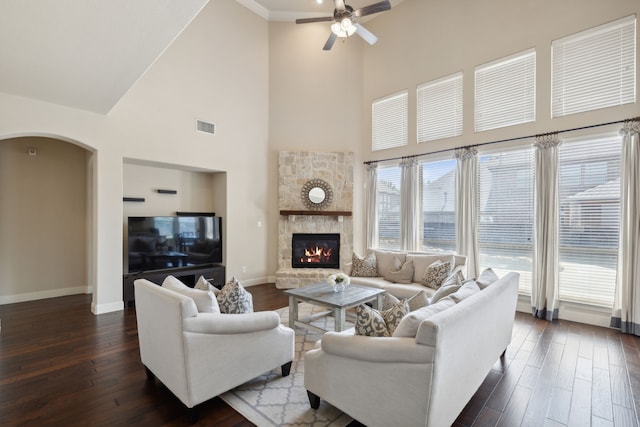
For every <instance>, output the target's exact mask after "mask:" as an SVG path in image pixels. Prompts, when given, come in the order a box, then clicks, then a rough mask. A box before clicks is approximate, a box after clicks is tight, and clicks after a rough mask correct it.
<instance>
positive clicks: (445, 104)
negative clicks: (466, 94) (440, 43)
mask: <svg viewBox="0 0 640 427" xmlns="http://www.w3.org/2000/svg"><path fill="white" fill-rule="evenodd" d="M416 99H417V122H418V142H419V143H420V142H426V141H433V140H435V139H441V138H449V137H453V136H458V135H462V72H459V73H456V74H452V75H450V76H447V77H443V78H441V79H438V80H435V81H432V82H428V83H424V84H422V85H420V86H418V88H417V90H416Z"/></svg>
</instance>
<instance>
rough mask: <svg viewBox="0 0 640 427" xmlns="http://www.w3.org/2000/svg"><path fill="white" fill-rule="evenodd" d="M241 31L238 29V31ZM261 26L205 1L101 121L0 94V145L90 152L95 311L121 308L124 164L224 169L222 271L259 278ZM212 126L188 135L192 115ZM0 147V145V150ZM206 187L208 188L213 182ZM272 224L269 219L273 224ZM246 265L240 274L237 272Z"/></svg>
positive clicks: (263, 129)
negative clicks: (27, 139) (22, 143)
mask: <svg viewBox="0 0 640 427" xmlns="http://www.w3.org/2000/svg"><path fill="white" fill-rule="evenodd" d="M239 28H240V29H242V30H241V31H239V30H238V29H239ZM267 40H268V26H267V22H266V21H264V20H263V19H262V18H260V17H258V16H257V15H255V14H253V13H252V12H250V11H249V10H247V9H246V8H244V7H243V6H241V5H239V4H238V3H236V2H235V1H233V0H218V1H215V2H210V3H209V4H208V5H207V6H206V7H205V8H204V9H203V11H202V12H201V13H200V14H199V15H198V16H197V17H196V18H195V19H194V21H193V22H192V23H191V25H190V26H189V27H188V28H187V29H186V30H185V31H184V32H183V34H181V35H180V36H179V37H178V38H177V39H176V40H175V42H174V43H173V45H172V46H170V47H169V48H168V49H167V51H166V52H165V53H164V54H163V55H162V56H161V57H160V58H159V59H158V60H157V61H156V62H155V64H154V65H153V66H152V67H151V68H150V69H149V70H148V72H147V73H146V74H145V75H144V76H143V77H142V78H141V79H140V80H139V81H138V82H137V83H136V85H135V86H134V87H133V88H132V89H131V90H130V91H129V92H128V93H127V94H126V95H125V96H124V97H123V99H122V100H121V101H120V102H119V104H118V105H116V107H114V109H113V110H112V111H111V112H110V113H109V114H108V115H106V116H103V115H98V114H92V113H88V112H85V111H80V110H74V109H70V108H65V107H61V106H57V105H53V104H48V103H44V102H39V101H34V100H30V99H26V98H20V97H16V96H11V95H7V94H0V139H5V138H10V137H14V136H23V135H47V136H51V137H54V138H59V139H62V140H65V141H70V142H73V143H75V144H78V145H80V146H84V147H86V148H89V150H90V151H91V152H93V155H92V157H91V158H90V161H89V162H90V169H91V171H92V173H93V176H92V177H90V179H89V182H90V184H91V185H92V187H93V188H92V189H90V191H89V194H91V195H92V197H91V200H90V203H89V205H90V206H93V207H94V208H95V215H94V218H92V219H91V221H90V222H91V224H93V228H92V230H91V233H90V234H91V235H90V239H91V240H92V243H91V244H89V245H88V246H89V247H90V250H91V251H92V252H93V253H91V254H90V262H89V272H90V275H91V277H90V278H89V281H90V283H89V285H90V286H92V287H93V288H94V294H93V303H92V310H93V311H94V313H102V312H107V311H113V310H119V309H122V307H123V303H122V271H123V269H122V258H123V257H122V250H123V248H122V218H123V203H122V197H123V163H124V161H125V159H126V161H127V162H132V161H136V160H145V161H149V162H153V163H158V164H161V165H163V166H167V165H170V166H171V167H179V168H185V169H197V170H201V171H225V172H226V176H225V177H224V178H222V179H221V181H222V182H224V180H226V183H227V187H228V188H229V189H232V191H228V192H227V193H226V195H225V200H216V199H217V197H219V196H217V197H216V196H214V198H213V199H214V200H216V201H215V202H214V203H217V205H220V206H224V209H226V210H227V211H228V212H233V214H232V215H228V218H226V221H225V228H226V232H227V235H228V236H233V238H231V239H228V240H227V245H226V253H227V262H226V267H227V272H228V273H227V274H228V275H232V274H235V275H236V276H237V277H239V278H240V279H243V278H256V277H258V278H259V277H263V278H266V277H267V275H268V268H267V262H266V259H267V251H266V250H265V248H266V247H267V243H266V238H267V237H266V233H265V232H264V230H265V228H266V227H262V228H258V227H257V222H258V221H259V220H260V221H262V222H263V224H265V225H266V217H267V208H266V206H267V196H266V195H267V163H266V162H267V157H268V156H267V153H268V148H267V145H268V139H267V133H268V117H269V114H268V41H267ZM196 118H199V119H204V120H208V121H212V122H214V123H215V124H216V127H217V129H216V130H217V133H216V135H215V136H211V135H208V134H203V133H199V132H196V131H195V130H194V129H195V119H196ZM1 143H2V141H0V144H1ZM219 185H220V184H219V183H214V187H216V186H219ZM273 226H274V227H277V223H274V225H273ZM241 265H247V273H244V274H243V273H241V272H240V270H241V269H240V266H241Z"/></svg>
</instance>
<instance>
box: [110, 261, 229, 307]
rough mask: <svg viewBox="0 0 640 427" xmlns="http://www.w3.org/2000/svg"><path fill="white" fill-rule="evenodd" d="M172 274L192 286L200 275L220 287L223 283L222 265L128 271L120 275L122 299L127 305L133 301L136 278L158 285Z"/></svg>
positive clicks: (129, 305) (223, 272)
mask: <svg viewBox="0 0 640 427" xmlns="http://www.w3.org/2000/svg"><path fill="white" fill-rule="evenodd" d="M170 275H171V276H174V277H176V278H178V279H180V281H182V282H183V283H184V284H185V285H187V286H191V287H193V286H194V285H195V284H196V281H197V280H198V278H199V277H200V276H204V277H205V279H209V282H210V283H211V284H212V285H213V286H215V287H217V288H222V287H223V286H224V284H225V269H224V265H219V264H205V265H198V266H195V267H182V268H171V269H163V270H151V271H141V272H138V273H128V274H124V275H123V276H122V299H123V301H124V303H125V304H126V305H127V307H131V305H132V304H133V303H134V302H135V294H134V290H133V282H134V281H135V280H137V279H147V280H150V281H152V282H154V283H156V284H158V285H162V282H163V280H164V279H165V278H166V277H167V276H170Z"/></svg>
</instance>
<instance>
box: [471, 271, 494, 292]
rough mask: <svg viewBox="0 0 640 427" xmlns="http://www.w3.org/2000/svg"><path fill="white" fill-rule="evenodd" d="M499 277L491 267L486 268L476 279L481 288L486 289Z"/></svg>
mask: <svg viewBox="0 0 640 427" xmlns="http://www.w3.org/2000/svg"><path fill="white" fill-rule="evenodd" d="M498 279H499V277H498V275H497V274H496V273H495V272H494V271H493V270H492V269H491V268H485V270H484V271H483V272H482V273H481V274H480V277H478V278H477V279H476V283H477V284H478V286H480V289H484V288H486V287H487V286H489V285H490V284H492V283H493V282H495V281H496V280H498Z"/></svg>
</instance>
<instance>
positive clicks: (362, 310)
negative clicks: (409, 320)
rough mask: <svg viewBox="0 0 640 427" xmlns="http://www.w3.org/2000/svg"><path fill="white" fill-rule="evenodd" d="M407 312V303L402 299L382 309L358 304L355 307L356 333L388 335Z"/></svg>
mask: <svg viewBox="0 0 640 427" xmlns="http://www.w3.org/2000/svg"><path fill="white" fill-rule="evenodd" d="M407 313H409V305H408V304H407V302H406V301H404V300H402V301H400V302H398V303H396V304H394V305H393V306H391V308H389V309H388V310H382V311H378V310H376V309H375V308H371V307H369V306H368V305H366V304H360V305H359V306H357V307H356V327H355V330H356V335H365V336H369V337H390V336H392V335H393V333H394V331H395V330H396V327H397V326H398V324H399V323H400V321H401V320H402V318H403V317H404V316H405V315H406V314H407Z"/></svg>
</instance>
